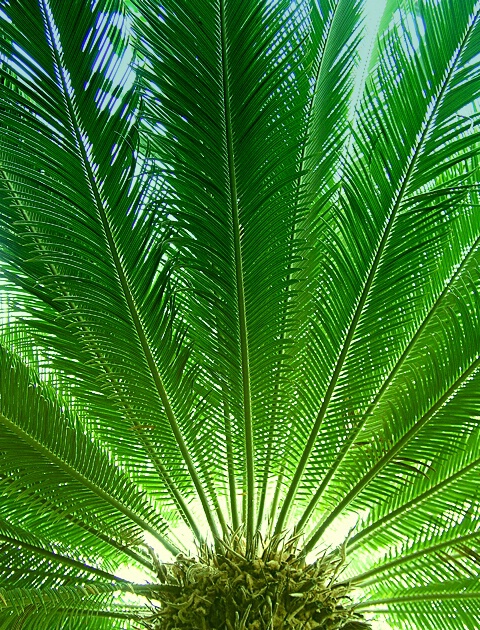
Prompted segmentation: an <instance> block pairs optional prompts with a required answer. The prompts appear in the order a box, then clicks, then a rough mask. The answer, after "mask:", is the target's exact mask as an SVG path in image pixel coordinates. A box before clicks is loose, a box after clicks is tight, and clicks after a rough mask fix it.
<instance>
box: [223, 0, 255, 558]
mask: <svg viewBox="0 0 480 630" xmlns="http://www.w3.org/2000/svg"><path fill="white" fill-rule="evenodd" d="M220 40H221V41H220V44H221V51H220V55H221V66H222V86H223V107H224V115H225V136H226V144H227V166H228V175H229V197H230V207H231V212H232V230H233V234H232V236H233V247H234V259H235V280H236V289H237V305H238V324H239V336H240V356H241V364H242V385H243V412H244V423H245V461H246V475H247V488H246V490H247V494H246V507H247V522H246V538H247V550H248V551H249V552H250V548H251V545H252V541H253V535H254V518H255V516H254V510H255V469H254V444H253V418H252V402H251V384H250V362H249V350H248V332H247V313H246V300H245V287H244V274H243V261H242V243H241V234H240V216H239V214H240V213H239V206H238V190H237V177H236V172H235V150H234V139H233V133H234V132H233V123H232V111H231V104H230V82H229V77H228V59H227V58H228V46H227V24H226V16H225V0H220Z"/></svg>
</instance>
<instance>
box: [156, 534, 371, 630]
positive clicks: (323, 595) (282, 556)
mask: <svg viewBox="0 0 480 630" xmlns="http://www.w3.org/2000/svg"><path fill="white" fill-rule="evenodd" d="M294 548H295V540H293V539H292V540H290V541H289V542H283V544H281V545H280V544H279V543H278V539H277V541H276V543H275V541H271V542H270V544H268V545H265V546H264V547H263V552H262V553H261V554H258V557H256V558H255V559H249V558H248V556H247V554H246V553H245V546H244V540H243V538H242V537H240V536H238V535H232V537H231V538H230V539H229V540H228V541H227V542H222V543H221V550H220V552H218V551H217V552H214V551H212V550H210V549H209V548H206V547H203V548H202V549H201V550H200V552H199V555H198V558H196V559H194V558H186V557H185V556H182V555H180V556H178V558H177V560H176V562H175V563H173V564H168V565H165V564H164V565H161V566H159V576H158V577H159V578H160V581H161V582H162V585H161V586H159V587H158V591H157V592H156V594H155V597H156V599H157V600H158V601H159V603H160V606H159V609H158V611H156V612H155V614H153V615H152V617H151V618H150V620H149V622H148V624H147V627H148V628H151V629H152V630H217V629H218V630H289V629H298V630H300V629H302V630H313V629H318V630H370V629H371V625H370V624H369V623H368V621H366V620H365V619H363V617H362V616H361V615H360V614H359V613H356V612H355V605H354V604H353V603H352V601H351V599H350V597H349V592H350V590H351V589H350V586H349V585H348V584H346V583H345V582H343V583H336V582H335V580H336V579H337V577H338V575H339V573H340V571H341V569H342V567H343V564H344V561H343V558H342V557H341V554H338V555H337V556H336V557H332V556H331V555H330V556H326V555H325V556H323V558H321V559H319V560H317V561H316V562H314V563H313V564H307V563H306V562H305V561H304V560H303V559H302V558H299V557H298V556H296V555H295V554H294V553H293V550H294Z"/></svg>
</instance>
